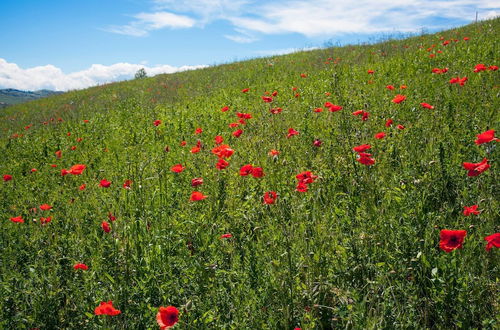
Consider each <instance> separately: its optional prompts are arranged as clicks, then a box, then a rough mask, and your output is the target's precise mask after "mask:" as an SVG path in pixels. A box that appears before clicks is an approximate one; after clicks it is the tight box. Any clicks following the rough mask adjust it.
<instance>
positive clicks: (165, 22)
mask: <svg viewBox="0 0 500 330" xmlns="http://www.w3.org/2000/svg"><path fill="white" fill-rule="evenodd" d="M134 18H135V20H134V21H132V22H130V23H129V24H127V25H112V26H109V27H107V28H105V29H104V30H105V31H108V32H113V33H118V34H125V35H130V36H134V37H142V36H146V35H147V34H148V33H149V32H150V31H153V30H159V29H163V28H174V29H176V28H177V29H178V28H190V27H193V26H194V25H195V23H196V21H195V20H194V19H192V18H190V17H188V16H183V15H177V14H173V13H169V12H166V11H160V12H154V13H139V14H137V15H135V16H134Z"/></svg>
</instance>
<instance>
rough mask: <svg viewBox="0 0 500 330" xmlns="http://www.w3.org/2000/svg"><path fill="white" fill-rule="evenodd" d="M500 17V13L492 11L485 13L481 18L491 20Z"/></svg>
mask: <svg viewBox="0 0 500 330" xmlns="http://www.w3.org/2000/svg"><path fill="white" fill-rule="evenodd" d="M498 16H500V12H499V11H494V10H492V11H489V12H486V13H484V14H483V15H481V16H480V17H481V18H482V19H490V18H495V17H498Z"/></svg>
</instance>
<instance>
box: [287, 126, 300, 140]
mask: <svg viewBox="0 0 500 330" xmlns="http://www.w3.org/2000/svg"><path fill="white" fill-rule="evenodd" d="M294 135H299V132H297V131H296V130H294V129H293V128H289V129H288V135H287V136H286V137H287V138H288V139H289V138H291V137H292V136H294Z"/></svg>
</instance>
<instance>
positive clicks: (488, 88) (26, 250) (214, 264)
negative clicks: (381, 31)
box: [0, 19, 500, 329]
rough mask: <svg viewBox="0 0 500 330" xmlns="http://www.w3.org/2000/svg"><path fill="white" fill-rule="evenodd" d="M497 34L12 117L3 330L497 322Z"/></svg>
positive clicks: (328, 55)
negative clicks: (164, 310) (167, 315)
mask: <svg viewBox="0 0 500 330" xmlns="http://www.w3.org/2000/svg"><path fill="white" fill-rule="evenodd" d="M498 35H500V19H494V20H488V21H483V22H479V23H476V24H471V25H468V26H465V27H461V28H457V29H453V30H448V31H442V32H439V33H436V34H431V35H422V36H416V37H412V38H408V39H404V40H388V41H385V42H382V43H379V44H371V45H358V46H346V47H334V48H325V49H318V50H313V51H307V52H297V53H293V54H289V55H284V56H272V57H268V58H259V59H253V60H249V61H244V62H236V63H229V64H225V65H220V66H216V67H209V68H205V69H200V70H194V71H187V72H181V73H175V74H169V75H158V76H154V77H150V78H145V79H138V80H132V81H126V82H120V83H113V84H108V85H104V86H98V87H93V88H89V89H86V90H81V91H72V92H68V93H64V94H62V95H57V96H53V97H49V98H44V99H39V100H36V101H32V102H29V103H25V104H20V105H14V106H10V107H7V108H5V109H4V110H2V112H0V136H1V137H0V153H1V154H2V161H1V162H0V175H2V176H3V181H2V182H0V246H1V247H2V253H1V254H0V274H2V276H1V277H0V292H2V294H1V296H2V299H0V328H23V329H24V328H41V329H43V328H47V329H55V328H70V329H73V328H75V329H76V328H86V329H102V328H118V329H119V328H131V329H146V328H155V327H156V326H157V323H156V320H157V318H156V315H157V313H158V312H159V307H160V306H175V307H176V308H177V309H178V310H179V311H180V314H179V318H178V323H179V325H177V326H178V327H179V328H195V329H203V328H216V329H219V328H228V329H229V328H234V329H247V328H248V329H293V328H295V327H300V328H302V329H332V328H356V329H360V328H363V329H365V328H367V329H372V328H412V329H413V328H417V329H420V328H444V329H452V328H491V329H495V328H499V327H500V303H499V300H498V297H499V294H498V293H499V286H498V283H499V282H498V278H499V276H498V274H500V262H499V261H500V250H499V249H498V247H500V233H499V232H500V225H499V222H498V219H500V203H499V202H500V198H499V197H500V195H499V193H500V180H498V156H497V155H498V140H497V139H496V138H495V131H494V130H495V129H497V128H498V125H499V122H500V116H499V109H500V101H499V90H500V89H499V88H500V80H499V71H498V65H499V61H500V59H499V57H498V54H500V52H499V49H500V47H499V45H500V40H499V39H498V38H496V37H495V36H498ZM110 301H111V302H110ZM104 302H110V303H107V304H106V303H104ZM170 310H171V309H170ZM103 311H104V312H105V313H107V314H109V315H110V316H105V315H99V314H100V313H101V312H103ZM158 318H159V321H161V322H166V321H165V320H164V319H163V321H162V318H161V314H160V315H159V317H158ZM174 320H175V321H176V322H177V320H176V318H175V315H174V317H173V318H172V322H173V321H174ZM161 322H160V323H161Z"/></svg>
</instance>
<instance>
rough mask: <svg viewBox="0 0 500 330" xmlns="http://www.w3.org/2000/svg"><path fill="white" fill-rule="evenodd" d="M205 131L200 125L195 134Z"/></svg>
mask: <svg viewBox="0 0 500 330" xmlns="http://www.w3.org/2000/svg"><path fill="white" fill-rule="evenodd" d="M202 132H203V129H202V128H200V127H198V128H197V129H195V130H194V134H201V133H202Z"/></svg>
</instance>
